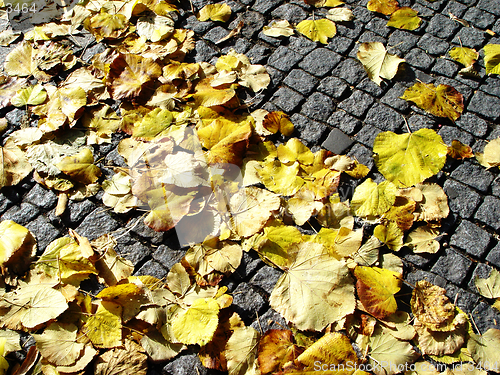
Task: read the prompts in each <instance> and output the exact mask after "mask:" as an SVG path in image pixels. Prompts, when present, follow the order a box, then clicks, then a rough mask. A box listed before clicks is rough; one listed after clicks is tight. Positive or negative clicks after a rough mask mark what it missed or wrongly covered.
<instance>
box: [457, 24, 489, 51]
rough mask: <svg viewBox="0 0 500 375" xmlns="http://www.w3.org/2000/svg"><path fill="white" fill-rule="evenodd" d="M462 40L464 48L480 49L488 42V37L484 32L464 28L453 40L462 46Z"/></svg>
mask: <svg viewBox="0 0 500 375" xmlns="http://www.w3.org/2000/svg"><path fill="white" fill-rule="evenodd" d="M460 40H461V41H462V45H463V46H464V47H469V48H476V49H480V48H481V47H482V46H483V44H484V43H485V41H486V36H485V34H484V31H482V30H479V29H473V28H472V27H464V28H462V29H460V31H459V32H458V33H457V35H456V36H455V38H453V41H452V43H454V44H460Z"/></svg>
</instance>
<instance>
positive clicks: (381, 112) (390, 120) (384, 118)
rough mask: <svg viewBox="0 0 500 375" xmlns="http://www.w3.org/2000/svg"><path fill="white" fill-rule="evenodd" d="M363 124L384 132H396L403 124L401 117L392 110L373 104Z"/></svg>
mask: <svg viewBox="0 0 500 375" xmlns="http://www.w3.org/2000/svg"><path fill="white" fill-rule="evenodd" d="M365 122H366V123H367V124H371V125H374V126H376V127H377V128H379V129H382V130H384V131H388V130H390V131H396V130H397V129H399V128H401V126H403V124H404V119H403V116H402V115H401V114H400V113H398V112H396V111H395V110H394V109H392V108H390V107H387V106H385V105H383V104H380V103H375V104H374V105H373V106H372V107H371V108H370V110H369V111H368V113H367V115H366V118H365Z"/></svg>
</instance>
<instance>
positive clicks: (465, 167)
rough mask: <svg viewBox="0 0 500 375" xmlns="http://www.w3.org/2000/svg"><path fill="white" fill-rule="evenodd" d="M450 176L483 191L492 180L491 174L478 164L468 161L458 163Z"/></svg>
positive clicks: (486, 189)
mask: <svg viewBox="0 0 500 375" xmlns="http://www.w3.org/2000/svg"><path fill="white" fill-rule="evenodd" d="M451 177H452V178H454V179H456V180H458V181H460V182H463V183H464V184H466V185H469V186H472V187H473V188H475V189H477V190H479V191H482V192H483V193H485V192H486V191H488V187H489V186H490V183H491V181H493V175H492V174H491V173H490V172H489V171H487V170H486V169H484V167H481V166H480V165H478V164H475V163H471V162H468V161H465V162H463V163H462V164H460V165H459V166H458V168H457V169H455V170H454V171H453V172H452V174H451Z"/></svg>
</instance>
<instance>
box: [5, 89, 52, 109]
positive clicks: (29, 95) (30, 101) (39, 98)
mask: <svg viewBox="0 0 500 375" xmlns="http://www.w3.org/2000/svg"><path fill="white" fill-rule="evenodd" d="M45 99H47V91H45V89H44V88H43V86H42V85H40V84H38V85H36V86H31V87H28V88H25V89H21V90H19V91H18V92H17V93H16V95H14V97H13V98H12V99H11V103H12V105H14V106H15V107H24V106H27V105H38V104H42V103H43V102H44V101H45Z"/></svg>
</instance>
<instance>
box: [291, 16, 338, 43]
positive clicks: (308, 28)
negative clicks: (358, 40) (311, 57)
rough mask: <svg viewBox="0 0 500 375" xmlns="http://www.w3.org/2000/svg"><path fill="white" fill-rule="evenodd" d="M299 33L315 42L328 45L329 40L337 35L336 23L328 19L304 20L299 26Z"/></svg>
mask: <svg viewBox="0 0 500 375" xmlns="http://www.w3.org/2000/svg"><path fill="white" fill-rule="evenodd" d="M296 28H297V31H298V32H299V33H301V34H303V35H305V36H306V37H308V38H309V39H311V40H312V41H313V42H320V43H323V44H328V38H332V37H333V36H335V34H336V33H337V28H336V27H335V23H333V22H332V21H330V20H327V19H319V20H304V21H302V22H300V23H299V24H298V25H297V26H296Z"/></svg>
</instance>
